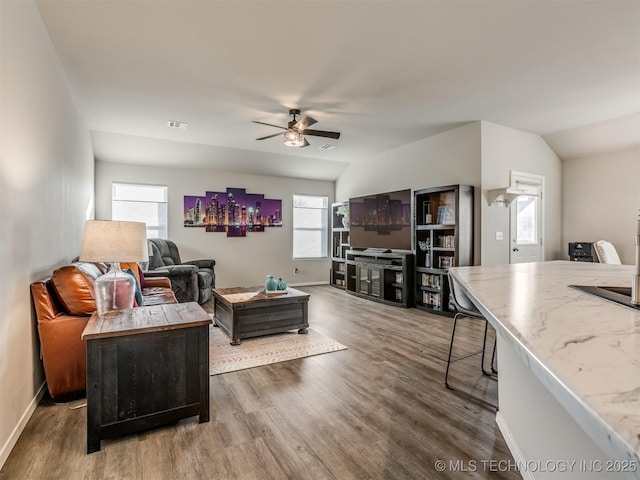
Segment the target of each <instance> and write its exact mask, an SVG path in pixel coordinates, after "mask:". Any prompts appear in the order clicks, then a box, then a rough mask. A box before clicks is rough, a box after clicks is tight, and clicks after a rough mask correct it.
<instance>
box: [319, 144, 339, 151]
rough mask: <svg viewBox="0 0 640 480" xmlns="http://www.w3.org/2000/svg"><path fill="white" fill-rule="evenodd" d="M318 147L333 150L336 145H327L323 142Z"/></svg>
mask: <svg viewBox="0 0 640 480" xmlns="http://www.w3.org/2000/svg"><path fill="white" fill-rule="evenodd" d="M318 148H319V149H320V150H335V148H336V146H335V145H329V144H328V143H325V144H324V145H320V146H319V147H318Z"/></svg>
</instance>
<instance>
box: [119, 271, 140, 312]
mask: <svg viewBox="0 0 640 480" xmlns="http://www.w3.org/2000/svg"><path fill="white" fill-rule="evenodd" d="M136 270H137V268H136ZM124 273H128V274H129V275H131V276H132V277H133V279H134V280H135V282H136V286H135V288H136V291H135V294H134V299H135V302H136V303H135V305H134V306H136V307H142V306H143V305H144V301H143V299H142V288H141V287H140V282H139V281H138V277H137V276H136V274H135V273H133V270H131V269H130V268H127V269H126V270H125V271H124Z"/></svg>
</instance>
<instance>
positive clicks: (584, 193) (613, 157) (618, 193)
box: [562, 148, 640, 264]
mask: <svg viewBox="0 0 640 480" xmlns="http://www.w3.org/2000/svg"><path fill="white" fill-rule="evenodd" d="M562 193H563V194H562V211H563V225H562V244H563V246H565V248H566V245H567V243H568V242H595V241H597V240H608V241H610V242H611V243H613V244H614V245H615V247H616V250H617V251H618V255H620V260H622V263H626V264H633V263H634V261H635V258H634V253H635V244H634V236H635V234H636V224H637V221H638V209H640V148H634V149H632V150H626V151H622V152H615V153H609V154H606V155H596V156H592V157H586V158H578V159H574V160H565V161H563V162H562Z"/></svg>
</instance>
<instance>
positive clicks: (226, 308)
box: [213, 287, 309, 345]
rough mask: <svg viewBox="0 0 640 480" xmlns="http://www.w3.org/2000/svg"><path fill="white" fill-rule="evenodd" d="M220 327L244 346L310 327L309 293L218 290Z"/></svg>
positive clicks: (217, 313)
mask: <svg viewBox="0 0 640 480" xmlns="http://www.w3.org/2000/svg"><path fill="white" fill-rule="evenodd" d="M213 296H214V298H215V318H214V321H215V323H216V325H217V326H219V327H220V328H222V329H223V330H224V331H225V333H226V334H227V335H229V337H230V338H231V345H240V341H241V340H242V339H243V338H251V337H258V336H262V335H270V334H272V333H282V332H287V331H289V330H295V329H297V330H298V333H307V332H308V328H309V311H308V307H309V294H308V293H304V292H301V291H299V290H296V289H295V288H290V287H289V288H287V290H286V291H285V292H284V293H281V294H274V295H272V294H267V293H265V291H264V287H234V288H215V289H214V290H213Z"/></svg>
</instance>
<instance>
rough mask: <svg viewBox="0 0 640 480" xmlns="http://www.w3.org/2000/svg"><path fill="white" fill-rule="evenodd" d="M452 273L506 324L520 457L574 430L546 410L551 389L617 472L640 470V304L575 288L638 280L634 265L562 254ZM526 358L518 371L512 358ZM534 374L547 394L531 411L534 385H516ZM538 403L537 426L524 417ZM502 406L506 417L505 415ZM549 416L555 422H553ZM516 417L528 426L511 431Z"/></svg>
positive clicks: (505, 403) (502, 382)
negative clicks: (622, 303) (562, 257)
mask: <svg viewBox="0 0 640 480" xmlns="http://www.w3.org/2000/svg"><path fill="white" fill-rule="evenodd" d="M452 273H453V275H454V276H455V277H456V278H457V279H458V280H459V281H460V282H461V284H462V286H463V287H464V288H465V289H466V291H467V292H468V294H469V296H470V297H471V298H472V300H473V301H474V303H475V304H476V306H477V307H478V308H479V309H480V310H481V311H482V312H483V314H484V315H485V316H486V318H487V319H488V320H489V322H490V323H491V324H492V325H493V326H494V328H495V329H496V331H497V332H498V340H499V343H498V355H499V356H498V361H499V364H498V369H499V387H500V388H499V401H500V411H499V413H498V423H499V424H500V423H502V425H501V429H503V428H504V429H505V430H506V433H507V435H508V436H509V435H512V436H513V438H507V443H510V448H511V449H512V453H513V454H514V458H516V459H520V460H526V459H527V457H528V455H527V453H528V452H527V451H522V450H529V451H530V452H532V451H534V450H536V449H537V448H538V446H540V444H542V443H545V442H546V440H545V439H548V440H549V442H551V443H550V444H552V443H553V439H554V438H557V437H558V436H559V435H561V434H562V431H564V430H566V428H565V427H564V426H562V427H560V426H559V427H558V428H555V427H554V425H556V424H557V425H561V424H562V422H561V421H559V420H555V419H550V418H551V417H552V414H551V413H549V414H547V411H546V410H545V409H547V408H549V411H551V410H553V409H554V408H556V407H553V406H551V407H548V406H547V405H546V404H547V403H550V402H546V401H545V400H544V398H546V397H547V396H548V398H549V399H551V398H553V399H554V400H555V402H557V404H559V405H560V406H561V407H562V408H559V407H558V411H562V412H563V414H566V413H568V416H569V417H570V418H571V419H573V421H575V423H576V424H577V425H579V427H580V428H581V429H582V430H583V431H584V432H585V433H586V437H588V438H589V439H590V440H591V441H592V442H593V443H594V444H595V445H596V446H597V447H598V448H599V449H600V450H601V451H602V452H603V453H604V455H605V456H604V457H603V458H605V459H611V460H612V461H611V462H609V463H610V465H611V468H610V470H611V472H612V473H616V472H614V470H616V471H621V472H620V473H623V474H624V475H622V476H623V477H626V478H640V472H639V471H638V470H640V464H639V463H638V462H640V311H634V310H633V309H631V308H627V307H624V306H620V305H617V304H614V303H611V302H608V301H606V300H604V299H601V298H598V297H595V296H592V295H589V294H587V293H583V292H581V291H579V290H576V289H573V288H569V287H568V285H572V284H573V285H594V286H631V277H632V273H633V267H631V266H620V265H604V264H598V263H583V262H568V261H554V262H541V263H526V264H517V265H498V266H475V267H458V268H454V269H452ZM501 349H502V350H504V351H505V352H503V355H502V357H501V356H500V355H501V354H500V350H501ZM514 359H515V361H514ZM518 360H521V362H522V363H521V364H520V365H519V366H518V365H515V367H516V368H515V370H514V369H513V368H511V366H512V365H513V364H514V363H518ZM518 368H520V370H518ZM523 372H524V373H523ZM529 374H530V375H531V378H535V379H536V380H537V381H535V380H530V381H529V380H526V379H525V380H526V381H527V382H528V383H529V384H534V383H535V385H538V386H540V385H542V386H543V387H539V392H538V393H539V394H540V395H541V396H540V397H539V398H541V399H542V400H540V399H537V400H536V401H535V403H531V405H529V407H527V411H524V410H525V409H524V408H523V407H522V405H524V404H526V403H527V397H526V396H525V397H521V398H519V397H518V395H519V394H520V395H523V394H522V393H521V392H523V391H526V390H527V388H528V387H527V386H524V387H523V386H518V388H517V389H514V388H513V387H512V386H511V388H510V385H509V383H511V384H515V383H520V382H521V381H523V378H524V377H527V376H528V375H529ZM538 382H539V383H538ZM535 385H534V387H533V388H538V387H536V386H535ZM545 389H546V391H545ZM547 392H548V394H550V395H547ZM538 393H536V392H535V391H534V392H533V393H531V394H527V395H529V396H532V397H536V396H537V395H538ZM503 409H504V412H503ZM534 409H537V410H539V412H537V413H536V412H534V413H532V414H531V418H532V420H531V422H530V423H531V424H530V425H526V422H524V423H523V421H522V418H521V417H523V416H528V415H529V414H530V413H531V411H532V410H534ZM563 409H564V410H563ZM565 411H566V412H565ZM503 413H504V416H505V418H506V420H505V418H502V419H501V414H503ZM536 415H537V417H536ZM507 417H508V418H507ZM536 418H537V419H538V420H535V419H536ZM545 421H548V422H549V425H548V426H546V427H545V426H543V423H544V422H545ZM509 423H512V424H515V423H523V425H524V426H523V425H520V426H515V427H514V428H513V431H511V432H510V425H509ZM536 425H537V426H536ZM527 430H530V431H529V432H527ZM541 430H545V431H542V432H541ZM554 430H557V431H554ZM561 430H562V431H561ZM514 432H515V433H514ZM503 433H504V431H503ZM534 438H535V439H537V440H535V441H534V440H532V439H534ZM571 438H573V436H571V437H570V439H571ZM570 439H569V440H570ZM527 442H528V443H529V446H526V445H527ZM558 442H559V444H564V443H566V442H560V441H559V440H558ZM518 445H520V447H519V446H518ZM522 445H525V447H522ZM514 449H516V450H518V449H520V451H516V452H514V451H513V450H514ZM577 450H580V449H579V448H577ZM541 451H544V449H542V450H541ZM534 455H535V454H534ZM518 457H520V458H518ZM535 460H541V459H539V458H538V459H535ZM613 461H615V462H618V463H616V464H615V465H614V463H613ZM597 466H598V465H597V464H593V463H592V464H583V465H582V468H586V469H587V470H590V471H592V470H593V469H594V468H595V467H597ZM604 466H605V467H606V466H607V465H604ZM576 468H577V467H576ZM523 476H525V478H527V477H528V478H541V477H544V475H537V476H536V475H530V476H528V475H527V474H523ZM554 478H556V477H554ZM557 478H565V477H564V476H557ZM566 478H569V477H568V476H566ZM577 478H580V475H578V476H577ZM582 478H595V477H587V476H585V475H583V476H582ZM599 478H604V475H603V476H602V477H599Z"/></svg>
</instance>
